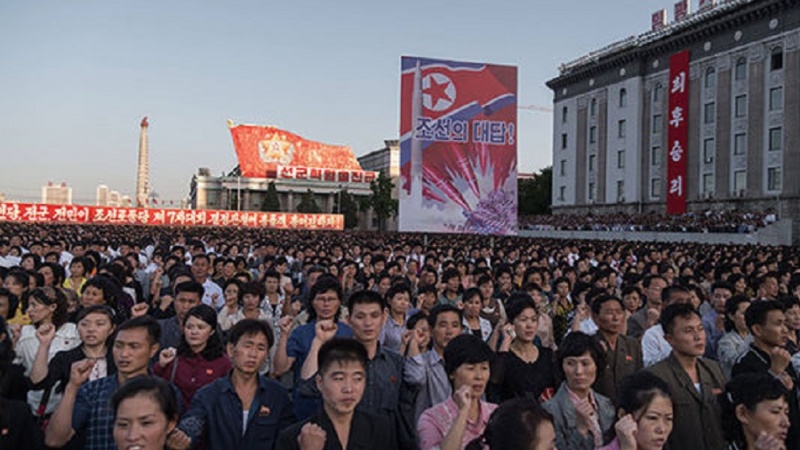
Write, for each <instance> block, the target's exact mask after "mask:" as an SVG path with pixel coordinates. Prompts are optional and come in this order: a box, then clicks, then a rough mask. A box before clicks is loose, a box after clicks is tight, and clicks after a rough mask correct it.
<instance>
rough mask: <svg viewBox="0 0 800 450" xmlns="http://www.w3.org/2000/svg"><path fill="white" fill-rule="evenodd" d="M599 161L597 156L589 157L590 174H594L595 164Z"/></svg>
mask: <svg viewBox="0 0 800 450" xmlns="http://www.w3.org/2000/svg"><path fill="white" fill-rule="evenodd" d="M596 159H597V156H595V155H589V172H594V163H595V160H596Z"/></svg>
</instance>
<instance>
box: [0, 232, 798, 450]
mask: <svg viewBox="0 0 800 450" xmlns="http://www.w3.org/2000/svg"><path fill="white" fill-rule="evenodd" d="M0 277H1V278H2V280H3V287H2V288H0V430H2V432H1V433H0V448H31V449H36V448H68V449H73V448H74V449H103V450H106V449H115V448H120V449H123V448H124V449H144V450H149V449H163V448H170V449H176V450H183V449H190V448H192V449H196V448H203V449H232V448H238V449H241V450H246V449H256V448H258V449H263V448H266V449H273V448H275V449H302V450H321V449H356V448H381V449H383V448H385V449H423V450H429V449H461V448H468V449H508V450H518V449H519V450H522V449H526V450H528V449H535V450H540V449H541V450H545V449H555V448H558V449H560V450H584V449H585V450H589V449H603V450H618V449H619V450H634V449H636V450H645V449H646V450H656V449H664V448H670V449H700V450H722V449H731V450H745V449H746V450H767V449H770V450H771V449H778V450H780V449H796V448H800V402H798V389H800V384H799V383H800V378H798V373H800V252H798V249H797V248H796V247H759V246H722V245H716V246H712V245H699V244H689V243H681V244H655V243H652V244H649V243H633V242H608V241H575V242H568V241H560V240H532V239H525V238H517V237H493V238H492V237H485V236H464V235H433V236H425V235H417V234H399V233H384V234H378V233H364V232H338V233H336V232H317V233H312V232H298V231H273V230H248V229H234V228H185V227H182V228H159V227H136V226H88V225H81V226H78V225H54V224H33V225H31V224H26V225H23V224H11V223H4V224H0Z"/></svg>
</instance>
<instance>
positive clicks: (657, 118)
mask: <svg viewBox="0 0 800 450" xmlns="http://www.w3.org/2000/svg"><path fill="white" fill-rule="evenodd" d="M661 126H662V123H661V114H656V115H654V116H653V126H652V129H651V132H652V133H653V134H661Z"/></svg>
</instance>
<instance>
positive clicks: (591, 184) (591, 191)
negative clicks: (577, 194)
mask: <svg viewBox="0 0 800 450" xmlns="http://www.w3.org/2000/svg"><path fill="white" fill-rule="evenodd" d="M594 187H595V186H594V183H589V200H594V197H595V195H594V194H595V192H594Z"/></svg>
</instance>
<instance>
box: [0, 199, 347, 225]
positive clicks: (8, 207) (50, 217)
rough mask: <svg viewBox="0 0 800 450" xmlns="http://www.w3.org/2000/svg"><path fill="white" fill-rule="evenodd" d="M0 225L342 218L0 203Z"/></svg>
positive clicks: (327, 221) (330, 221) (334, 221)
mask: <svg viewBox="0 0 800 450" xmlns="http://www.w3.org/2000/svg"><path fill="white" fill-rule="evenodd" d="M0 222H26V223H71V224H100V225H102V224H105V225H173V226H175V225H179V226H218V227H260V228H276V229H285V230H343V229H344V216H342V215H341V214H296V213H272V212H253V211H219V210H208V209H199V210H198V209H157V208H147V209H146V208H115V207H105V206H84V205H45V204H35V203H0Z"/></svg>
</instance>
